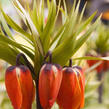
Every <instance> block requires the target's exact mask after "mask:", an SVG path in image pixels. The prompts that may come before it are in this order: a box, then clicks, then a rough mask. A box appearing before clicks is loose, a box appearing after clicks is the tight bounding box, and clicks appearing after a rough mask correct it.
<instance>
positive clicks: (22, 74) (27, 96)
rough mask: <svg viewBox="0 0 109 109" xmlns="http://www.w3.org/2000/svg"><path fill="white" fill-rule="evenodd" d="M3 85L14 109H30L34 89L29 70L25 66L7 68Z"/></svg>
mask: <svg viewBox="0 0 109 109" xmlns="http://www.w3.org/2000/svg"><path fill="white" fill-rule="evenodd" d="M5 85H6V90H7V93H8V96H9V98H10V100H11V102H12V105H13V107H14V109H31V107H32V102H33V99H34V96H35V88H34V84H33V80H32V76H31V73H30V70H29V69H28V68H27V67H26V66H24V65H19V66H10V67H8V69H7V70H6V74H5Z"/></svg>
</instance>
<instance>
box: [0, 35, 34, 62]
mask: <svg viewBox="0 0 109 109" xmlns="http://www.w3.org/2000/svg"><path fill="white" fill-rule="evenodd" d="M0 42H4V43H7V44H9V45H11V46H14V47H17V48H19V49H20V50H22V51H23V52H24V53H26V54H27V55H28V56H29V57H30V58H31V60H33V59H34V55H33V54H32V53H31V52H30V51H28V50H27V49H26V48H24V47H23V46H21V44H18V43H17V42H14V41H12V40H10V39H9V38H7V37H5V36H2V35H0Z"/></svg>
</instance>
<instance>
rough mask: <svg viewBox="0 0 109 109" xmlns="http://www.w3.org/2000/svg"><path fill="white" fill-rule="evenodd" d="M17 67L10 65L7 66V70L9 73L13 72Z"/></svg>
mask: <svg viewBox="0 0 109 109" xmlns="http://www.w3.org/2000/svg"><path fill="white" fill-rule="evenodd" d="M15 68H16V66H10V67H8V68H7V70H6V72H7V73H9V72H12V71H13V70H14V69H15Z"/></svg>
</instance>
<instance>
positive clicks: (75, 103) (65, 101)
mask: <svg viewBox="0 0 109 109" xmlns="http://www.w3.org/2000/svg"><path fill="white" fill-rule="evenodd" d="M62 71H63V78H62V83H61V86H60V90H59V94H58V97H57V103H58V104H59V107H60V109H80V108H82V107H84V86H85V79H84V74H83V72H82V69H81V68H80V67H77V66H75V67H71V65H70V66H69V67H65V68H64V69H63V70H62Z"/></svg>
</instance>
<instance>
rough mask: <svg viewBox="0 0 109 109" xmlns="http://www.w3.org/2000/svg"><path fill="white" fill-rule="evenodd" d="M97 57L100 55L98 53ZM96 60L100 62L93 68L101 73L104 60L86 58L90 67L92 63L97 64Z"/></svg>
mask: <svg viewBox="0 0 109 109" xmlns="http://www.w3.org/2000/svg"><path fill="white" fill-rule="evenodd" d="M89 56H92V57H93V55H89ZM97 57H100V55H98V56H97ZM98 62H101V63H100V65H98V66H97V67H96V68H95V69H96V71H97V73H101V72H102V71H103V67H104V61H100V60H87V63H88V65H89V67H92V66H93V65H94V64H97V63H98Z"/></svg>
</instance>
